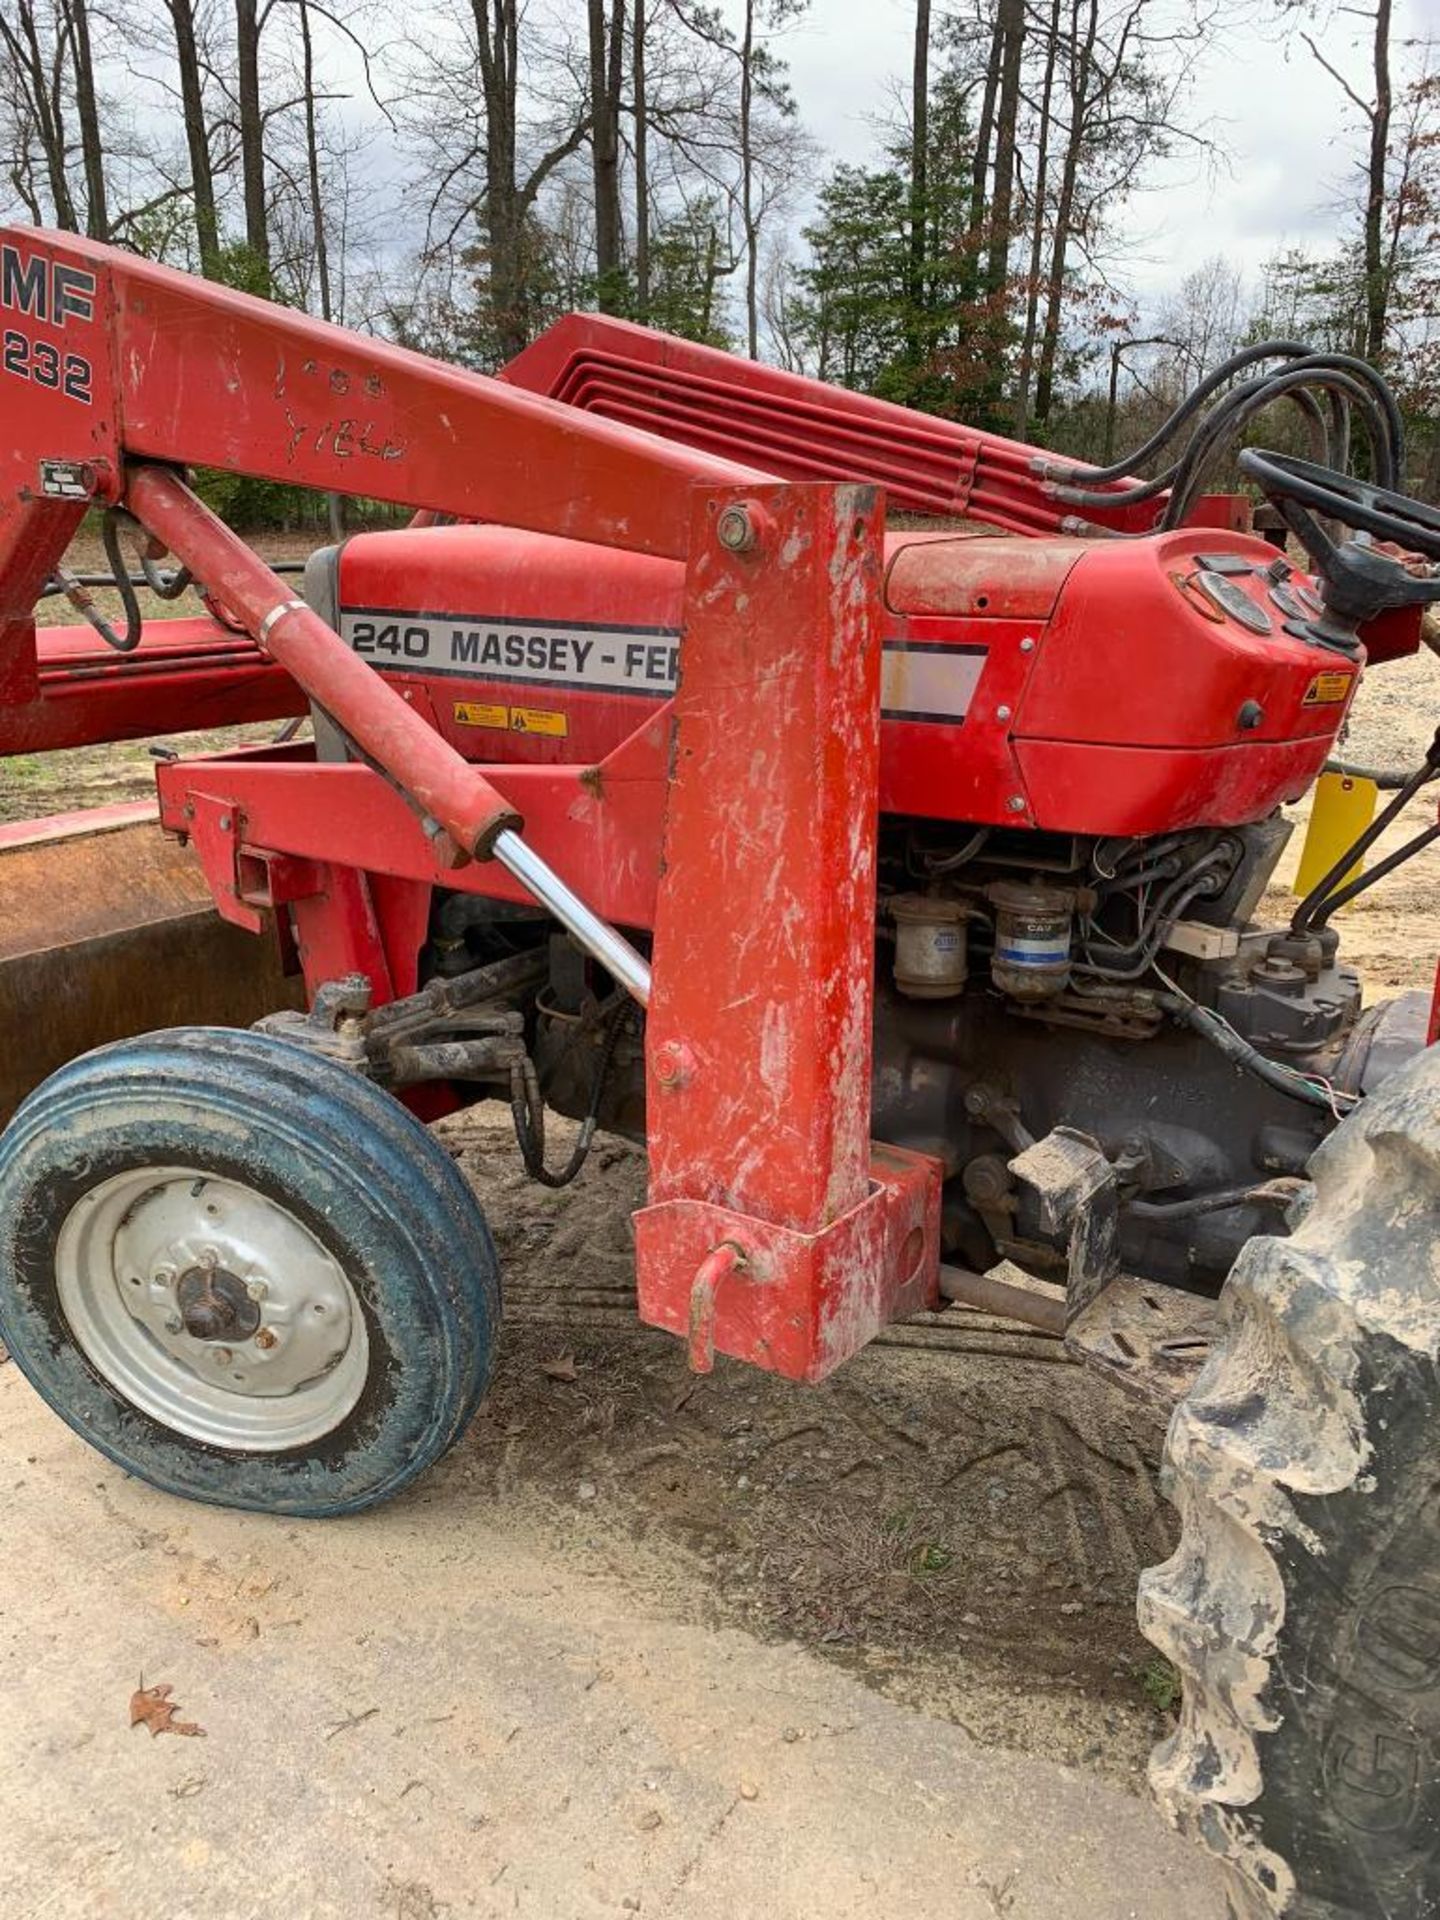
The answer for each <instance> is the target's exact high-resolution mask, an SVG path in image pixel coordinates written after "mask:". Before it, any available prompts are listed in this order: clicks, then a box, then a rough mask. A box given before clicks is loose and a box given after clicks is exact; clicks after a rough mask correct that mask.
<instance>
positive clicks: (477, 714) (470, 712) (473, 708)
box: [455, 700, 510, 731]
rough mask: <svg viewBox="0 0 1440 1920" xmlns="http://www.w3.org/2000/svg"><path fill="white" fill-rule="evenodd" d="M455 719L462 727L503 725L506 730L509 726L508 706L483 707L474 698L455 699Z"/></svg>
mask: <svg viewBox="0 0 1440 1920" xmlns="http://www.w3.org/2000/svg"><path fill="white" fill-rule="evenodd" d="M455 719H456V722H457V724H458V725H460V726H462V727H504V728H506V729H507V731H508V729H509V726H510V709H509V708H508V707H484V706H480V705H478V704H477V703H476V702H475V701H474V700H457V701H456V702H455Z"/></svg>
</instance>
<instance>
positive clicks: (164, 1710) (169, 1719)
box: [130, 1674, 205, 1740]
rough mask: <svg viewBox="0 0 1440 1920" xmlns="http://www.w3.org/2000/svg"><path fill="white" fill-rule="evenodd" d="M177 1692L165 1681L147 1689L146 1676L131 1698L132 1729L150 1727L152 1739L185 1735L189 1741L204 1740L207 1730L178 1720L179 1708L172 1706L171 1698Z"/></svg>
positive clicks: (186, 1721) (189, 1722)
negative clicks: (172, 1734)
mask: <svg viewBox="0 0 1440 1920" xmlns="http://www.w3.org/2000/svg"><path fill="white" fill-rule="evenodd" d="M174 1691H175V1689H174V1688H173V1687H171V1686H167V1685H166V1684H165V1683H164V1682H163V1681H162V1682H161V1683H160V1685H159V1686H157V1687H147V1686H146V1685H145V1679H144V1675H143V1674H142V1675H141V1679H140V1685H139V1686H138V1687H137V1688H136V1690H135V1692H134V1693H132V1694H131V1696H130V1724H131V1726H132V1727H141V1726H144V1727H148V1728H149V1729H150V1733H151V1737H152V1738H153V1737H154V1736H155V1735H156V1734H157V1733H183V1734H184V1735H185V1736H186V1737H187V1738H188V1739H191V1740H196V1739H198V1740H203V1739H204V1738H205V1729H204V1728H203V1727H201V1726H197V1725H196V1724H195V1722H194V1721H193V1720H177V1719H176V1718H175V1715H176V1713H177V1712H178V1711H179V1709H178V1708H177V1707H174V1706H172V1705H171V1704H170V1696H171V1694H172V1693H173V1692H174Z"/></svg>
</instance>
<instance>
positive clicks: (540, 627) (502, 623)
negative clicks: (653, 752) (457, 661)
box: [340, 600, 984, 652]
mask: <svg viewBox="0 0 1440 1920" xmlns="http://www.w3.org/2000/svg"><path fill="white" fill-rule="evenodd" d="M352 613H363V614H367V615H369V616H370V617H371V618H373V619H376V620H404V621H408V622H410V623H411V624H412V625H413V624H415V623H417V622H419V621H421V620H439V621H442V622H443V623H444V624H445V625H447V626H455V627H504V628H509V629H510V630H511V631H512V632H514V633H515V634H516V635H517V637H519V636H520V635H522V634H523V635H527V636H528V635H530V634H535V633H538V634H545V633H552V632H553V633H609V634H613V635H614V636H615V638H616V639H617V640H628V639H630V638H631V637H632V635H639V634H646V635H653V636H655V637H656V638H657V639H661V640H678V639H679V638H680V635H681V633H682V632H683V631H684V629H683V628H681V627H642V626H631V625H630V624H629V623H628V622H627V623H626V624H625V625H623V626H617V625H616V624H615V623H614V621H612V620H549V619H546V620H529V619H526V618H525V617H524V616H523V615H521V614H514V613H433V612H427V611H426V610H425V609H423V608H417V607H407V608H404V609H401V608H398V607H360V606H351V604H350V603H349V601H348V600H347V601H346V603H345V604H344V606H342V607H341V609H340V617H341V618H342V619H344V617H345V616H346V615H347V614H352ZM978 651H980V652H983V651H984V649H983V648H980V649H978Z"/></svg>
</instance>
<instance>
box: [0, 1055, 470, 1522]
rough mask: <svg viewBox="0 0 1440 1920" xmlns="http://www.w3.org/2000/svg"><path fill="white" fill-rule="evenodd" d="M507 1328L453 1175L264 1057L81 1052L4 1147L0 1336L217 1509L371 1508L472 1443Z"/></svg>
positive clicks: (105, 1435) (175, 1487)
mask: <svg viewBox="0 0 1440 1920" xmlns="http://www.w3.org/2000/svg"><path fill="white" fill-rule="evenodd" d="M499 1322H500V1293H499V1281H498V1274H497V1268H496V1261H495V1251H494V1247H493V1246H492V1244H491V1240H490V1234H489V1231H488V1229H487V1228H486V1225H485V1219H484V1216H483V1214H482V1213H481V1211H480V1208H479V1206H478V1205H477V1204H476V1202H475V1200H474V1198H473V1197H472V1195H471V1193H470V1191H469V1189H468V1188H467V1187H466V1185H465V1182H464V1180H463V1179H462V1178H461V1176H460V1173H459V1171H458V1170H457V1169H456V1167H455V1165H454V1163H453V1162H452V1161H451V1159H450V1157H449V1155H448V1154H447V1153H446V1152H445V1151H444V1149H443V1148H442V1147H441V1146H440V1145H439V1143H438V1142H437V1141H436V1140H434V1139H433V1138H432V1137H431V1135H430V1134H428V1133H427V1132H426V1131H425V1129H424V1128H423V1127H422V1126H420V1125H419V1123H418V1122H417V1121H415V1120H414V1119H413V1118H412V1117H411V1116H410V1114H409V1113H407V1112H406V1111H405V1109H404V1108H403V1107H402V1106H400V1104H399V1103H398V1102H397V1101H396V1100H394V1099H393V1098H392V1097H391V1096H390V1095H389V1094H387V1093H383V1092H381V1091H380V1090H379V1089H378V1088H377V1087H375V1086H373V1085H372V1084H371V1083H370V1082H369V1081H367V1080H364V1079H362V1078H360V1077H359V1076H358V1075H357V1074H354V1073H352V1072H350V1071H349V1070H348V1069H347V1068H344V1067H341V1066H338V1065H336V1064H335V1063H334V1062H333V1061H329V1060H326V1059H323V1058H319V1057H317V1056H316V1055H314V1054H313V1053H311V1052H309V1051H306V1050H303V1049H301V1048H299V1047H297V1046H295V1045H294V1044H293V1043H291V1042H289V1041H286V1040H281V1039H275V1038H273V1037H271V1036H269V1035H265V1034H257V1033H244V1032H230V1031H226V1030H223V1029H219V1028H214V1029H210V1028H185V1029H180V1030H177V1031H174V1032H167V1033H154V1034H149V1035H147V1036H145V1037H144V1038H142V1039H139V1040H131V1041H124V1042H122V1043H120V1044H118V1045H116V1046H111V1047H103V1048H101V1049H99V1050H98V1051H97V1052H95V1053H89V1054H86V1055H84V1056H83V1057H82V1058H81V1059H78V1060H75V1061H72V1062H71V1063H70V1065H68V1066H66V1067H63V1068H61V1070H60V1071H59V1072H58V1073H56V1074H54V1075H52V1076H51V1078H50V1079H49V1080H47V1081H46V1082H45V1083H44V1085H43V1086H41V1087H39V1088H37V1090H36V1091H35V1092H34V1093H33V1094H31V1095H30V1097H29V1099H27V1100H26V1101H25V1102H24V1104H23V1105H22V1106H21V1108H20V1109H19V1111H18V1112H17V1113H16V1115H15V1117H14V1119H13V1120H12V1121H11V1123H10V1125H9V1127H8V1128H7V1129H6V1131H5V1133H4V1135H3V1136H0V1340H3V1341H4V1343H5V1345H6V1346H7V1347H8V1348H9V1350H10V1352H11V1354H12V1356H13V1357H14V1359H15V1360H16V1362H17V1363H18V1364H19V1366H20V1367H21V1369H22V1370H23V1371H24V1373H25V1374H26V1375H27V1376H28V1378H29V1379H30V1381H31V1382H32V1384H33V1385H34V1386H35V1387H36V1388H37V1389H38V1391H39V1392H40V1394H41V1395H42V1396H43V1397H44V1399H45V1400H47V1401H48V1402H49V1404H50V1406H51V1407H52V1408H54V1410H55V1411H56V1412H57V1413H58V1414H59V1415H60V1416H61V1418H62V1419H64V1420H66V1421H67V1422H68V1423H69V1425H70V1426H72V1427H73V1428H74V1429H75V1431H76V1432H77V1433H78V1434H80V1435H81V1437H82V1438H83V1439H85V1440H88V1441H89V1442H90V1444H91V1445H92V1446H94V1447H97V1448H98V1449H99V1451H100V1452H101V1453H103V1454H105V1455H107V1456H108V1457H109V1458H110V1459H111V1460H113V1461H114V1462H116V1464H117V1465H119V1466H121V1467H123V1468H124V1469H125V1470H126V1472H128V1473H131V1474H134V1475H136V1476H137V1477H138V1478H140V1479H142V1480H146V1481H149V1482H150V1484H151V1485H152V1486H156V1487H160V1488H163V1489H164V1490H165V1491H166V1492H169V1493H177V1494H182V1495H185V1496H187V1497H188V1498H190V1499H193V1500H204V1501H209V1502H211V1503H212V1504H215V1505H218V1506H229V1507H246V1508H252V1509H255V1510H257V1511H260V1512H265V1513H275V1514H287V1515H302V1516H311V1517H318V1516H323V1515H331V1514H341V1513H351V1512H354V1511H356V1510H358V1509H359V1508H362V1507H368V1506H373V1505H374V1504H375V1503H376V1502H378V1501H380V1500H384V1499H387V1498H388V1497H389V1496H390V1495H391V1494H393V1493H396V1492H398V1491H399V1489H400V1488H401V1487H403V1486H405V1485H407V1484H408V1482H410V1481H411V1480H413V1479H414V1478H415V1477H416V1475H417V1474H419V1473H421V1472H423V1471H424V1469H425V1468H426V1467H428V1466H429V1465H431V1463H432V1462H434V1461H435V1460H437V1459H439V1457H440V1456H441V1454H443V1453H444V1452H445V1451H446V1449H447V1448H448V1447H450V1446H451V1445H452V1444H453V1443H454V1441H455V1440H457V1439H458V1438H459V1436H460V1434H461V1433H463V1432H464V1430H465V1427H466V1425H467V1424H468V1423H469V1421H470V1418H471V1416H472V1415H473V1414H474V1412H475V1409H476V1407H477V1405H478V1404H479V1401H480V1397H481V1395H482V1394H483V1393H484V1391H485V1387H486V1385H487V1383H488V1380H489V1377H490V1370H491V1360H492V1355H493V1350H494V1342H495V1336H496V1334H497V1332H498V1330H499Z"/></svg>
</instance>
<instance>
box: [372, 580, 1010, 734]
mask: <svg viewBox="0 0 1440 1920" xmlns="http://www.w3.org/2000/svg"><path fill="white" fill-rule="evenodd" d="M340 635H341V638H342V639H343V640H344V641H345V643H346V645H347V646H349V647H352V648H353V649H354V651H355V652H356V653H358V654H360V655H361V656H362V657H363V658H365V659H367V660H368V661H369V662H370V663H371V665H372V666H375V667H378V668H380V669H381V670H382V672H394V673H418V674H453V675H455V676H456V677H457V678H461V679H466V680H483V681H485V682H486V683H487V684H488V683H490V682H495V683H496V684H499V685H514V686H531V687H558V688H561V689H571V688H574V689H578V690H580V691H583V692H586V693H621V694H640V695H642V696H646V697H649V698H651V699H657V700H663V699H665V698H667V697H668V696H669V695H670V694H672V693H673V692H674V691H675V685H676V680H677V678H678V675H679V665H680V636H679V634H678V633H674V632H671V631H669V630H668V629H655V628H651V629H645V628H641V629H638V630H637V629H630V628H623V627H585V626H576V625H566V624H565V623H564V622H563V621H556V622H552V623H550V624H541V623H538V622H537V623H534V624H531V623H528V622H521V621H514V620H487V619H485V618H483V617H482V616H479V615H473V614H471V615H462V614H435V613H403V612H397V611H394V610H392V609H389V608H371V607H353V608H342V609H341V613H340ZM985 658H986V651H985V649H984V648H983V647H961V646H944V645H941V646H928V647H922V646H910V645H907V644H905V643H904V642H900V641H886V643H885V649H884V652H883V654H882V655H881V666H880V707H881V711H882V713H883V714H884V715H885V717H886V718H887V719H890V720H912V721H930V722H933V723H937V724H939V725H942V726H950V727H954V726H958V725H959V724H960V723H961V722H962V721H963V720H964V718H965V714H966V711H967V709H968V708H969V705H970V701H971V699H972V697H973V696H974V692H975V688H976V686H977V684H978V682H979V679H980V674H981V671H982V669H983V668H984V665H985Z"/></svg>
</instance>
